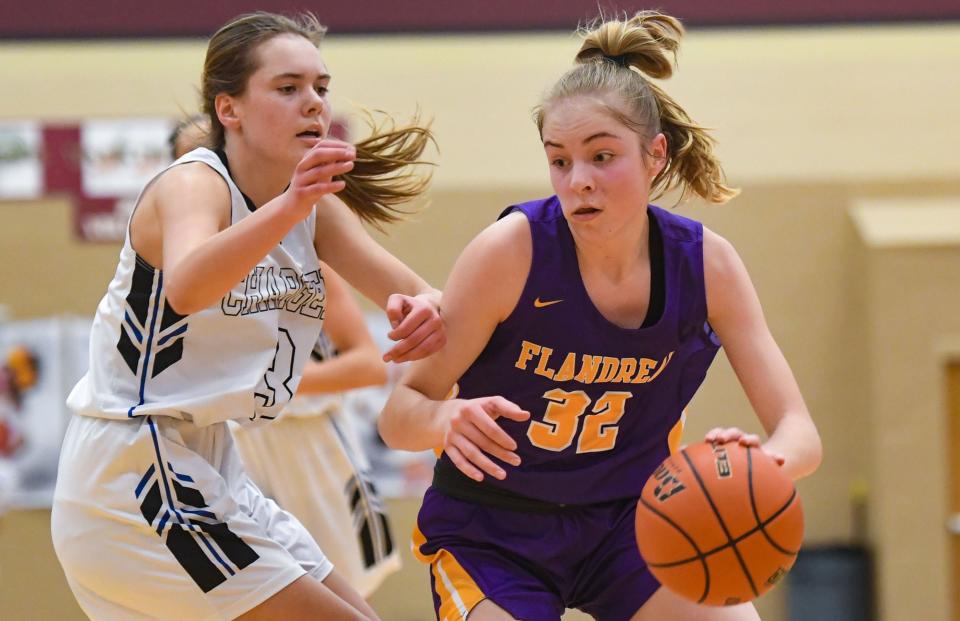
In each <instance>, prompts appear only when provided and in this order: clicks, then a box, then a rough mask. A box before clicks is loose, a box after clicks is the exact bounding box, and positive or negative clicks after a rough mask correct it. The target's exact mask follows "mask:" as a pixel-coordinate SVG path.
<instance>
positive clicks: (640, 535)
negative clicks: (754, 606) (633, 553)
mask: <svg viewBox="0 0 960 621" xmlns="http://www.w3.org/2000/svg"><path fill="white" fill-rule="evenodd" d="M636 529H637V544H638V546H639V547H640V553H641V554H642V555H643V558H644V559H645V560H646V562H647V564H648V565H649V567H650V571H651V572H652V573H653V575H654V576H656V578H657V580H659V581H660V582H661V583H662V584H663V585H664V586H666V587H667V588H669V589H670V590H671V591H674V592H675V593H678V594H679V595H681V596H683V597H685V598H687V599H690V600H692V601H695V602H697V603H701V604H707V605H714V606H722V605H733V604H739V603H742V602H747V601H750V600H753V599H755V598H757V597H759V596H760V595H762V594H763V593H765V592H766V591H768V590H770V589H771V588H773V586H774V585H776V584H777V583H778V582H779V581H780V580H781V578H783V576H784V575H785V574H786V573H787V572H788V571H789V570H790V568H791V567H792V566H793V563H794V561H795V560H796V555H797V553H798V552H799V551H800V545H801V543H802V541H803V509H802V507H801V504H800V497H799V496H798V495H797V491H796V488H795V487H794V485H793V481H791V480H790V479H789V478H788V477H787V476H786V475H784V474H783V472H782V471H781V469H780V467H779V466H778V465H777V464H776V463H775V462H774V461H773V459H772V458H770V457H768V456H767V455H766V454H765V453H764V452H763V451H762V450H760V449H757V448H748V447H744V446H741V445H740V444H738V443H736V442H732V443H727V444H721V445H713V444H708V443H706V442H701V443H698V444H694V445H692V446H689V447H687V448H685V449H683V450H682V451H680V452H678V453H676V454H674V455H671V456H670V457H668V458H667V459H666V460H664V461H663V463H662V464H661V465H660V466H659V467H658V468H657V470H656V471H655V472H654V473H653V475H651V477H650V479H649V480H648V481H647V483H646V485H645V486H644V488H643V493H642V494H641V497H640V501H639V503H638V504H637V517H636Z"/></svg>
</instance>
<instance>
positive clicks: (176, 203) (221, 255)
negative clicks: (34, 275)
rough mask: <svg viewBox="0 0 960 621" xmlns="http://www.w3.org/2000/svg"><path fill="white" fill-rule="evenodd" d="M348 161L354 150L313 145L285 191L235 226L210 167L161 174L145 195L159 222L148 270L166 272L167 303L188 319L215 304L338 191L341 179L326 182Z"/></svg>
mask: <svg viewBox="0 0 960 621" xmlns="http://www.w3.org/2000/svg"><path fill="white" fill-rule="evenodd" d="M353 157H354V151H353V147H352V145H348V144H347V143H343V142H339V141H324V142H321V143H318V145H317V146H316V147H314V148H313V149H311V150H310V151H309V152H307V154H306V155H304V157H303V159H302V160H301V161H300V163H299V164H298V165H297V168H296V170H295V172H294V174H293V179H292V180H291V182H290V186H289V188H288V189H287V190H286V191H285V192H284V193H283V194H281V195H280V196H278V197H276V198H274V199H273V200H271V201H269V202H267V203H266V204H264V205H262V206H261V207H260V208H258V209H257V210H256V211H255V212H253V213H252V214H250V215H249V216H247V217H245V218H243V219H242V220H241V221H240V222H237V223H236V224H233V225H231V224H230V192H229V189H228V188H227V185H226V183H225V182H224V181H223V178H222V177H220V175H219V174H217V173H216V172H215V171H214V170H212V169H211V168H209V167H208V166H206V165H205V164H201V163H191V164H183V165H180V166H175V167H173V168H171V169H170V170H168V171H167V172H166V173H164V174H163V175H162V176H161V177H160V178H158V179H157V180H156V181H155V182H154V184H153V186H152V187H151V188H150V189H149V191H148V194H147V195H145V197H144V198H145V199H148V201H149V205H150V206H152V207H153V210H152V211H153V212H154V213H155V214H156V218H157V224H158V230H159V232H160V253H159V254H160V261H159V263H160V264H159V265H157V264H156V263H154V266H155V267H158V268H159V269H162V270H163V272H164V279H165V284H164V286H165V289H166V296H167V301H168V302H169V304H170V306H171V307H173V309H174V310H175V311H176V312H178V313H180V314H190V313H194V312H197V311H199V310H202V309H204V308H207V307H208V306H210V305H211V304H214V303H216V302H217V301H218V300H220V298H222V297H223V296H224V295H225V294H226V293H227V292H228V291H229V290H230V289H231V288H233V286H234V285H236V284H237V283H238V282H240V281H242V280H243V279H244V278H246V276H247V274H248V273H249V272H250V270H251V269H253V267H254V266H255V265H256V264H257V262H259V261H260V260H261V259H262V258H263V257H264V256H266V254H267V253H268V252H270V250H271V249H273V248H274V247H275V246H276V245H277V244H278V243H280V241H281V240H282V239H283V238H284V236H286V234H287V233H288V232H289V231H290V229H291V227H293V225H294V224H296V223H297V222H300V221H301V220H303V219H304V218H306V217H307V216H308V215H309V214H310V213H311V211H312V210H313V205H314V203H316V201H317V200H319V199H320V197H321V196H323V195H324V194H327V193H330V192H336V191H338V190H339V189H342V187H343V182H342V181H335V182H334V181H331V177H332V176H333V175H338V174H342V173H344V172H347V171H348V170H349V169H350V168H351V167H352V161H351V160H352V159H353ZM138 233H143V232H142V231H133V235H134V239H136V238H137V237H138ZM135 247H136V244H135ZM137 250H138V252H140V249H139V248H137Z"/></svg>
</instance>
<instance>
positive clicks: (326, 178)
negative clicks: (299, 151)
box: [286, 139, 357, 218]
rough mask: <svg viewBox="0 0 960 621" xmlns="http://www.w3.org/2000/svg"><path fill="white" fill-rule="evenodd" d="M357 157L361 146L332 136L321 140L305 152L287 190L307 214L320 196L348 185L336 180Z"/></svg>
mask: <svg viewBox="0 0 960 621" xmlns="http://www.w3.org/2000/svg"><path fill="white" fill-rule="evenodd" d="M356 157H357V150H356V148H355V147H354V146H353V145H352V144H350V143H348V142H343V141H342V140H332V139H328V140H320V141H318V142H317V144H315V145H314V146H313V147H311V148H310V150H309V151H307V152H306V153H305V154H304V156H303V157H302V158H301V159H300V163H298V164H297V167H296V168H295V169H294V171H293V177H292V178H291V179H290V187H288V188H287V190H286V192H287V194H289V195H290V197H291V198H292V199H293V202H294V204H295V205H296V206H297V207H298V208H299V209H300V210H301V211H303V217H304V218H305V217H307V215H309V214H310V212H311V210H312V209H313V205H314V204H315V203H316V202H317V201H318V200H320V197H322V196H323V195H324V194H332V193H336V192H339V191H340V190H342V189H343V188H344V185H345V184H344V182H343V181H342V180H336V181H335V180H334V179H333V177H335V176H336V175H342V174H344V173H346V172H349V171H350V170H351V169H352V168H353V160H354V159H356Z"/></svg>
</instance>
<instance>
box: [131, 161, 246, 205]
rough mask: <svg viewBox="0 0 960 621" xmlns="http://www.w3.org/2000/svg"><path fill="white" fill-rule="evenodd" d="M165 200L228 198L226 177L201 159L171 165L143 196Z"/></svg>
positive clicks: (228, 190)
mask: <svg viewBox="0 0 960 621" xmlns="http://www.w3.org/2000/svg"><path fill="white" fill-rule="evenodd" d="M148 195H149V197H150V198H151V199H153V200H159V201H161V202H165V201H167V200H179V199H182V197H184V196H189V197H191V198H201V199H202V198H210V199H221V200H222V199H226V200H229V198H230V188H229V186H228V185H227V181H226V179H224V178H223V176H222V175H221V174H220V173H219V172H218V171H216V170H214V169H213V168H212V167H211V166H209V165H208V164H206V163H204V162H201V161H193V162H184V163H181V164H177V165H176V166H171V167H170V168H168V169H166V170H165V171H163V172H162V173H160V174H159V175H158V176H157V177H156V178H155V179H154V181H153V182H152V183H151V184H150V186H149V187H148V188H147V190H146V192H145V194H144V197H145V198H146V197H147V196H148Z"/></svg>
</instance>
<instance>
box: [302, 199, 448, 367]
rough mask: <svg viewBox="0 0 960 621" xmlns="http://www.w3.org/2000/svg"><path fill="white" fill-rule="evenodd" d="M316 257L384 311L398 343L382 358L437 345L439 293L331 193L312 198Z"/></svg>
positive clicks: (441, 339) (440, 336)
mask: <svg viewBox="0 0 960 621" xmlns="http://www.w3.org/2000/svg"><path fill="white" fill-rule="evenodd" d="M314 245H315V247H316V250H317V256H318V257H319V258H320V260H321V261H323V262H324V263H327V264H328V265H329V266H330V267H332V268H333V269H334V270H336V271H337V273H339V274H340V275H341V276H343V278H344V279H345V280H346V281H347V282H348V283H350V284H351V285H353V286H354V287H356V288H357V290H358V291H359V292H360V293H361V294H363V295H364V296H365V297H367V298H368V299H369V300H371V301H372V302H374V303H375V304H377V306H379V307H380V308H382V309H384V310H385V311H386V313H387V318H388V319H389V320H390V325H391V327H392V328H393V329H392V330H391V331H390V332H389V333H387V336H388V337H390V338H391V339H393V340H395V341H397V344H396V345H394V346H393V348H392V349H390V351H388V352H387V353H386V354H384V357H383V359H384V360H385V361H393V362H405V361H408V360H418V359H420V358H423V357H425V356H428V355H429V354H431V353H433V352H435V351H437V350H438V349H440V348H441V347H442V346H443V344H444V343H445V342H446V333H445V330H444V326H443V322H442V321H441V319H440V292H439V291H438V290H437V289H435V288H433V287H431V286H430V285H429V284H427V282H426V281H424V280H423V279H422V278H420V276H418V275H417V274H416V272H414V271H413V270H412V269H410V268H409V267H407V265H406V264H404V263H403V262H402V261H400V259H398V258H397V257H395V256H393V255H392V254H390V253H389V252H388V251H387V250H386V248H384V247H383V246H381V245H380V244H378V243H377V242H376V241H375V240H374V239H373V238H372V237H371V236H370V234H369V233H367V231H366V229H365V228H364V227H363V224H362V223H361V222H360V218H359V217H358V216H357V215H356V214H354V213H353V212H352V211H350V208H349V207H347V205H346V204H345V203H344V202H343V201H342V200H340V199H339V198H337V197H336V196H333V195H326V196H323V197H322V198H321V199H320V200H319V201H318V202H317V223H316V234H315V236H314Z"/></svg>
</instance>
